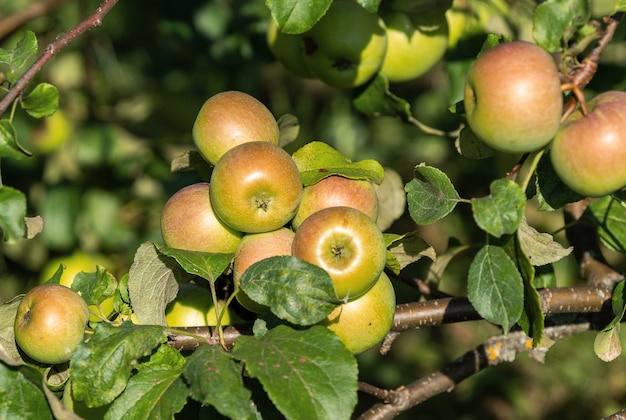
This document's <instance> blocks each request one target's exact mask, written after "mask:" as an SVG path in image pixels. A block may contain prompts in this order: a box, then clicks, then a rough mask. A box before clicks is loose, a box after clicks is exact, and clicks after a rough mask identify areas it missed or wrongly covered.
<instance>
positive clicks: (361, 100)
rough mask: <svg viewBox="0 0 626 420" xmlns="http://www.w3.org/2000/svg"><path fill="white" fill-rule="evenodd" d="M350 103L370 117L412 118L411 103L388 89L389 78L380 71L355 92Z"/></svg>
mask: <svg viewBox="0 0 626 420" xmlns="http://www.w3.org/2000/svg"><path fill="white" fill-rule="evenodd" d="M352 103H353V104H354V107H355V108H356V109H358V110H359V111H360V112H361V113H363V114H365V115H367V116H368V117H370V118H375V117H381V116H393V117H398V118H400V119H401V120H403V121H409V120H410V119H411V118H412V114H411V105H410V104H409V103H408V102H407V101H406V100H404V99H402V98H400V97H399V96H396V95H394V94H393V93H392V92H391V91H390V90H389V80H387V78H386V77H385V76H383V75H382V74H380V73H378V74H377V75H376V76H375V77H374V78H373V79H372V81H370V82H369V83H367V84H366V85H365V86H364V87H363V88H361V89H360V90H359V91H358V92H357V94H356V95H355V97H354V99H353V100H352Z"/></svg>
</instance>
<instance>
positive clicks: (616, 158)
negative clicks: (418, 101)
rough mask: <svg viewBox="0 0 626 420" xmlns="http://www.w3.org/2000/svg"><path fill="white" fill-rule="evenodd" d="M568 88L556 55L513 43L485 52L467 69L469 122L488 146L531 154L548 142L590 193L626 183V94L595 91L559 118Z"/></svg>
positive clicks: (561, 169)
mask: <svg viewBox="0 0 626 420" xmlns="http://www.w3.org/2000/svg"><path fill="white" fill-rule="evenodd" d="M562 91H563V89H562V86H561V78H560V75H559V71H558V68H557V66H556V63H555V61H554V59H553V58H552V56H551V55H550V54H549V53H548V52H546V51H545V50H544V49H542V48H541V47H540V46H538V45H536V44H532V43H530V42H524V41H512V42H505V43H502V44H499V45H497V46H495V47H493V48H490V49H489V50H487V51H485V52H484V53H482V54H481V55H480V56H479V57H478V58H477V59H476V61H475V62H474V64H473V65H472V67H471V68H470V69H469V71H468V74H467V82H466V86H465V95H464V107H465V113H466V116H467V122H468V125H469V126H470V128H471V129H472V131H473V132H474V133H475V134H476V136H477V137H478V138H479V139H481V140H482V141H483V142H484V143H485V144H487V145H488V146H490V147H492V148H494V149H496V150H500V151H503V152H507V153H529V152H534V151H538V150H540V149H542V148H544V147H546V146H549V148H550V159H551V161H552V166H553V167H554V170H555V172H556V174H557V175H558V176H559V178H560V179H561V180H562V181H563V183H564V184H565V185H567V186H568V187H569V188H570V189H571V190H573V191H575V192H577V193H579V194H581V195H584V196H589V197H599V196H603V195H607V194H611V193H613V192H615V191H617V190H620V189H622V188H624V187H625V186H626V165H624V162H626V92H620V91H608V92H603V93H600V94H598V95H597V96H596V97H595V98H593V99H592V100H590V101H589V102H587V103H586V107H585V108H586V109H585V108H583V107H582V106H581V107H580V108H579V109H577V110H575V111H574V112H572V113H571V114H570V115H568V116H567V117H566V119H565V121H561V119H562V114H563V112H564V105H563V93H562Z"/></svg>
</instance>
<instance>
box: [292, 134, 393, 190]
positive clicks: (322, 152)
mask: <svg viewBox="0 0 626 420" xmlns="http://www.w3.org/2000/svg"><path fill="white" fill-rule="evenodd" d="M293 160H294V161H295V162H296V165H297V167H298V170H299V171H300V176H301V178H302V184H303V185H304V186H308V185H313V184H315V183H316V182H318V181H320V180H322V179H324V178H326V177H329V176H331V175H341V176H343V177H345V178H350V179H369V180H371V181H373V182H374V183H376V184H380V183H381V182H383V178H384V176H385V171H384V169H383V167H382V165H381V164H380V163H379V162H377V161H376V160H373V159H366V160H362V161H359V162H352V161H351V160H350V159H348V158H347V157H345V156H344V155H342V154H341V153H340V152H338V151H337V150H335V149H333V148H332V147H331V146H329V145H328V144H326V143H323V142H321V141H312V142H310V143H307V144H306V145H304V146H303V147H301V148H300V149H298V150H296V152H295V153H294V154H293Z"/></svg>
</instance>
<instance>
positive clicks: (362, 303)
mask: <svg viewBox="0 0 626 420" xmlns="http://www.w3.org/2000/svg"><path fill="white" fill-rule="evenodd" d="M395 310H396V293H395V290H394V288H393V284H392V283H391V280H389V277H388V276H387V274H385V273H384V272H383V273H381V275H380V277H379V278H378V280H377V281H376V283H375V284H374V286H372V288H371V289H369V290H368V291H367V292H366V293H365V294H364V295H363V296H361V297H359V298H357V299H355V300H353V301H350V302H347V303H344V304H343V305H340V306H338V307H336V308H335V309H334V310H333V311H332V312H331V313H330V314H329V315H328V316H327V317H326V319H324V320H323V321H322V322H321V323H320V324H321V325H324V326H326V327H327V328H328V329H330V330H331V331H333V332H334V333H335V334H337V335H338V336H339V338H340V339H341V341H342V342H343V344H344V345H345V346H346V347H347V348H348V350H350V351H351V352H352V354H359V353H362V352H364V351H366V350H368V349H370V348H372V347H374V346H375V345H376V343H378V342H380V341H381V340H382V339H383V338H385V336H386V335H387V333H388V332H389V330H390V329H391V326H392V325H393V317H394V314H395Z"/></svg>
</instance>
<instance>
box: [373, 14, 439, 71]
mask: <svg viewBox="0 0 626 420" xmlns="http://www.w3.org/2000/svg"><path fill="white" fill-rule="evenodd" d="M383 20H384V21H385V25H386V27H387V53H386V54H385V58H384V60H383V65H382V67H381V69H380V72H381V73H382V74H383V75H385V76H386V77H387V79H389V81H390V82H407V81H409V80H413V79H415V78H417V77H419V76H421V75H423V74H424V73H426V72H427V71H428V70H430V69H431V68H432V67H433V66H434V65H435V64H437V63H438V62H439V61H440V60H441V59H442V58H443V56H444V54H445V53H446V51H447V49H448V21H447V19H446V15H445V11H439V10H437V9H434V10H433V11H432V12H431V11H429V10H423V11H420V12H419V13H411V14H409V13H404V12H397V11H390V12H388V13H385V14H383Z"/></svg>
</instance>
